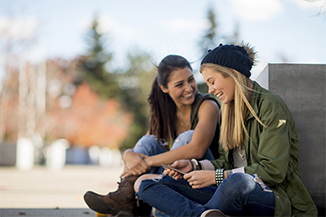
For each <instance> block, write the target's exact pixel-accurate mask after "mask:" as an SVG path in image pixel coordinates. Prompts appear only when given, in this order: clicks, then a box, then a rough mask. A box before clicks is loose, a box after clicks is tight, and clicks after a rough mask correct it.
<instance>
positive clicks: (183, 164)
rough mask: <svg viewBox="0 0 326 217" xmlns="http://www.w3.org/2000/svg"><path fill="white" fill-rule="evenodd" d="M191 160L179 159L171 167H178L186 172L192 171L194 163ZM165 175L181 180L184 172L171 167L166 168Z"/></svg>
mask: <svg viewBox="0 0 326 217" xmlns="http://www.w3.org/2000/svg"><path fill="white" fill-rule="evenodd" d="M191 164H192V163H191V161H190V160H177V161H175V162H174V163H173V164H172V165H171V167H174V168H176V169H179V170H181V171H184V172H186V173H187V172H190V171H191V170H192V165H191ZM163 174H164V175H169V176H171V177H172V178H174V179H175V180H179V179H182V174H180V173H178V172H176V171H174V170H170V169H165V170H164V172H163Z"/></svg>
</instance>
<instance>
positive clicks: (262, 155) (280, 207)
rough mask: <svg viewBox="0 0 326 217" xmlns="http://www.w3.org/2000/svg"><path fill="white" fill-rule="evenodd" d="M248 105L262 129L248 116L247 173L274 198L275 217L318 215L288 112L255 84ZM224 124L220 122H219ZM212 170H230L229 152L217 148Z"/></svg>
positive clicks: (231, 166)
mask: <svg viewBox="0 0 326 217" xmlns="http://www.w3.org/2000/svg"><path fill="white" fill-rule="evenodd" d="M254 90H255V91H254V92H253V97H252V102H251V106H252V107H253V109H254V110H255V112H256V114H257V115H258V117H259V119H260V120H261V121H262V122H263V123H264V124H265V125H266V126H267V128H265V127H263V126H262V125H261V124H259V123H258V121H257V120H256V119H255V118H254V117H253V115H252V114H251V113H250V114H249V115H248V118H247V119H246V122H245V125H246V129H247V131H248V133H249V136H250V138H249V139H248V138H246V139H245V142H244V144H245V149H246V156H247V162H248V166H246V167H245V168H244V170H245V172H246V173H248V174H251V175H252V174H257V175H258V176H259V177H260V178H261V179H262V180H263V182H264V183H265V184H266V185H268V186H269V187H270V188H271V189H272V190H273V193H274V196H275V216H317V209H316V206H315V204H314V202H313V201H312V199H311V197H310V195H309V193H308V191H307V190H306V188H305V186H304V184H303V183H302V181H301V178H300V174H299V171H298V152H299V151H298V139H297V133H296V128H295V124H294V120H293V117H292V114H291V112H290V111H289V109H288V108H287V106H286V105H285V103H284V102H283V100H282V99H281V98H280V97H279V96H277V95H275V94H273V93H271V92H269V91H267V90H265V89H263V88H262V87H261V86H259V85H258V84H257V83H255V87H254ZM222 121H223V120H222ZM219 152H220V155H221V156H220V158H219V159H217V160H214V161H212V163H213V165H214V167H215V168H224V169H233V158H232V151H229V152H226V151H224V149H223V148H220V149H219Z"/></svg>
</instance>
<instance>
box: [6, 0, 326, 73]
mask: <svg viewBox="0 0 326 217" xmlns="http://www.w3.org/2000/svg"><path fill="white" fill-rule="evenodd" d="M209 8H213V9H214V11H215V13H216V15H217V22H218V25H219V31H221V32H223V34H226V35H230V34H232V33H233V31H234V30H235V26H236V25H238V27H239V31H240V39H241V40H242V41H244V42H249V43H250V44H251V45H253V46H254V47H255V50H256V51H257V52H258V64H257V65H256V66H254V68H253V69H252V79H255V78H256V77H257V76H258V74H259V73H260V72H261V71H262V70H263V69H264V68H265V67H266V65H267V64H268V63H280V62H282V58H286V59H287V61H288V62H289V63H323V64H325V63H326V15H325V14H324V15H319V13H320V12H325V11H326V1H325V0H319V1H318V0H317V1H313V0H137V1H135V0H0V46H1V45H2V44H3V42H4V41H5V40H7V39H8V38H11V39H12V40H14V41H15V40H16V41H17V42H19V41H20V40H24V39H26V38H31V37H32V35H33V36H34V40H33V42H32V43H31V44H30V45H29V46H28V47H26V48H25V49H24V51H23V52H22V54H21V58H23V59H27V60H28V61H31V62H35V63H39V62H42V61H44V60H45V59H49V58H55V57H60V58H64V59H72V58H74V57H76V56H77V55H81V54H84V53H85V52H86V43H85V32H86V30H87V28H89V25H90V21H91V20H92V19H93V17H94V15H95V14H98V16H99V19H100V23H101V26H100V31H101V32H103V33H105V34H107V36H108V39H109V44H108V49H109V51H111V52H113V54H114V56H115V59H114V64H115V65H116V67H121V68H123V67H124V65H126V61H125V57H126V55H127V53H128V52H133V51H135V50H137V49H138V50H142V51H146V52H148V53H149V54H150V55H151V57H152V60H153V61H154V62H155V63H159V61H160V60H161V59H162V58H163V57H165V56H166V55H168V54H178V55H181V56H184V57H185V58H187V59H188V60H189V61H190V62H192V63H193V68H194V69H198V67H199V64H200V59H201V58H202V54H201V53H200V52H199V51H200V50H199V46H198V42H199V40H200V39H201V38H202V36H203V34H204V30H205V29H207V24H208V22H207V11H208V9H209ZM1 43H2V44H1ZM219 43H220V42H217V44H219ZM0 49H1V47H0ZM5 58H6V57H5V56H4V55H3V54H0V78H1V76H2V75H3V74H4V70H3V63H4V61H5ZM1 68H2V69H1Z"/></svg>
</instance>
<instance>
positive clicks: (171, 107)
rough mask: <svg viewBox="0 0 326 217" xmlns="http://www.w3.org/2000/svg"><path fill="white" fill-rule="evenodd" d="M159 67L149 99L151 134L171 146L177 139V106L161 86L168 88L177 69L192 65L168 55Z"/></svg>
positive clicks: (175, 56) (177, 57)
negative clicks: (172, 74) (170, 78)
mask: <svg viewBox="0 0 326 217" xmlns="http://www.w3.org/2000/svg"><path fill="white" fill-rule="evenodd" d="M156 67H157V76H156V78H155V79H154V81H153V84H152V89H151V91H150V94H149V96H148V98H147V101H148V103H149V107H150V116H149V134H150V135H155V136H156V137H157V140H158V141H159V140H161V139H163V140H165V141H166V142H168V143H169V144H170V145H171V144H172V142H173V140H174V139H175V138H176V137H177V133H176V129H175V125H174V118H175V113H176V105H175V103H174V101H173V100H172V98H171V97H170V95H169V94H168V93H164V92H163V91H162V90H161V88H160V87H159V85H162V86H163V87H165V88H167V84H168V83H169V81H170V80H169V77H170V75H171V73H172V72H173V71H175V70H177V69H184V68H185V67H188V68H189V69H190V70H192V67H191V66H190V63H189V62H188V60H186V59H185V58H184V57H182V56H178V55H168V56H166V57H164V58H163V59H162V61H161V62H160V64H159V65H158V66H156Z"/></svg>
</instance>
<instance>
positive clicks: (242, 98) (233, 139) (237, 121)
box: [200, 47, 266, 151]
mask: <svg viewBox="0 0 326 217" xmlns="http://www.w3.org/2000/svg"><path fill="white" fill-rule="evenodd" d="M245 48H246V50H247V49H248V48H247V47H245ZM247 52H248V51H247ZM248 53H249V52H248ZM251 54H252V53H251ZM250 58H252V59H254V55H251V56H250ZM253 62H254V61H253ZM206 67H207V68H211V69H213V70H214V71H216V72H217V73H221V74H222V75H223V77H225V78H227V77H230V78H232V79H233V80H234V83H235V91H234V100H233V101H231V102H230V103H228V104H224V103H222V108H221V119H222V121H221V127H220V140H219V142H220V144H221V145H222V146H223V148H224V150H226V151H229V150H231V149H234V148H235V147H239V146H242V145H243V144H244V140H245V136H247V137H248V138H250V136H249V134H248V132H247V130H246V127H245V120H246V118H247V117H248V114H249V112H250V113H251V114H252V115H253V116H254V117H255V119H256V120H257V121H258V122H259V123H260V124H261V125H263V126H264V127H266V126H265V125H264V124H263V123H262V122H261V120H260V119H259V118H258V116H257V114H256V112H255V111H254V109H253V108H252V106H251V105H250V102H251V98H252V92H253V91H254V90H253V89H252V88H251V87H250V86H251V84H252V80H250V79H249V78H248V77H246V76H245V75H243V74H241V73H239V72H238V71H236V70H234V69H231V68H227V67H224V66H220V65H217V64H213V63H204V64H202V65H201V67H200V71H201V72H202V70H203V69H204V68H206Z"/></svg>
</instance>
